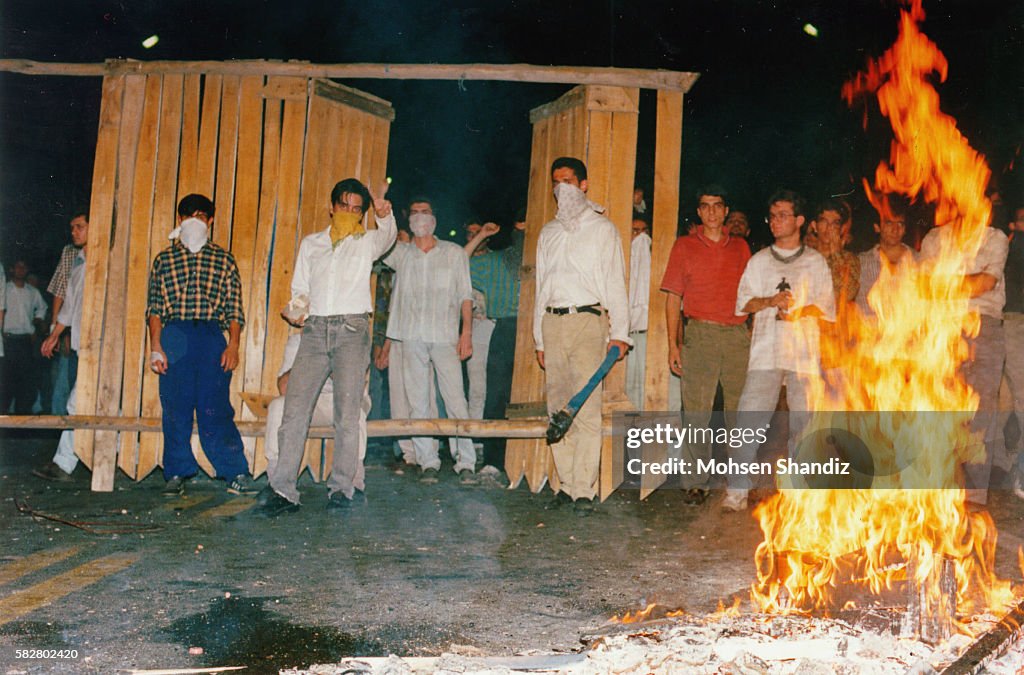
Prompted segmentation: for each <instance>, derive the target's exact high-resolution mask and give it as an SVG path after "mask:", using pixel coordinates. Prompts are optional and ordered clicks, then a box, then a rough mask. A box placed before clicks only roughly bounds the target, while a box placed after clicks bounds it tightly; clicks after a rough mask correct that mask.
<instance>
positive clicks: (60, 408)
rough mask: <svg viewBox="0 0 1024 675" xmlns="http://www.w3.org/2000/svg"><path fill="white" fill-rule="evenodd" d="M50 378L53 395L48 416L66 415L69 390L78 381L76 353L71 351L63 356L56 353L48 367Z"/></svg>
mask: <svg viewBox="0 0 1024 675" xmlns="http://www.w3.org/2000/svg"><path fill="white" fill-rule="evenodd" d="M50 377H51V379H52V381H53V394H52V395H51V397H50V414H51V415H67V414H68V397H69V396H71V390H72V389H74V388H75V380H76V379H78V352H76V351H74V350H72V351H71V353H70V354H68V355H67V356H64V355H63V354H61V353H60V352H57V356H56V357H55V358H54V359H53V365H52V366H51V367H50Z"/></svg>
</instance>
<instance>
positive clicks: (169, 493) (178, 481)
mask: <svg viewBox="0 0 1024 675" xmlns="http://www.w3.org/2000/svg"><path fill="white" fill-rule="evenodd" d="M160 494H162V495H163V496H165V497H178V496H181V495H183V494H185V479H184V478H182V477H181V476H171V477H170V479H168V481H167V485H165V486H164V489H163V490H161V491H160Z"/></svg>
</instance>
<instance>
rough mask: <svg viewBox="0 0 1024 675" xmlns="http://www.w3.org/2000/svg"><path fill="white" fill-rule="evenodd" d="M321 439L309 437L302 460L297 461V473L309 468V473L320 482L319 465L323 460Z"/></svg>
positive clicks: (300, 473)
mask: <svg viewBox="0 0 1024 675" xmlns="http://www.w3.org/2000/svg"><path fill="white" fill-rule="evenodd" d="M323 447H324V444H323V441H322V440H320V439H319V438H311V439H309V440H308V441H306V445H305V448H304V451H303V453H302V461H301V462H299V475H300V476H301V475H302V472H303V471H305V470H307V469H308V470H309V475H310V476H311V477H312V478H313V480H314V481H315V482H317V483H319V482H320V479H321V474H320V465H321V463H322V461H323Z"/></svg>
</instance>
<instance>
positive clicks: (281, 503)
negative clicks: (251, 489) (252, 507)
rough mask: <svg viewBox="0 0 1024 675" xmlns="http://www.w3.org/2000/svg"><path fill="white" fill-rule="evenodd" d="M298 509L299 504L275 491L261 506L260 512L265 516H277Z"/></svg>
mask: <svg viewBox="0 0 1024 675" xmlns="http://www.w3.org/2000/svg"><path fill="white" fill-rule="evenodd" d="M298 510H299V505H298V504H296V503H295V502H290V501H288V500H287V499H285V498H284V497H282V496H281V495H279V494H277V493H276V492H274V494H272V495H271V496H269V497H267V501H266V502H265V503H264V504H263V506H261V507H260V509H259V512H258V513H259V514H260V515H261V516H263V517H265V518H277V517H278V516H279V515H281V514H282V513H293V512H295V511H298Z"/></svg>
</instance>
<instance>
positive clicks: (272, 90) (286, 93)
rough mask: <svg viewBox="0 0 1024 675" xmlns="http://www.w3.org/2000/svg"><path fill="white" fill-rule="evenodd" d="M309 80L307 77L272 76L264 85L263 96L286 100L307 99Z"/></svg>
mask: <svg viewBox="0 0 1024 675" xmlns="http://www.w3.org/2000/svg"><path fill="white" fill-rule="evenodd" d="M308 89H309V80H308V79H306V78H305V77H271V78H268V79H267V83H266V84H265V85H263V98H268V99H269V98H273V99H279V100H284V101H305V100H306V98H307V91H308Z"/></svg>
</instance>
